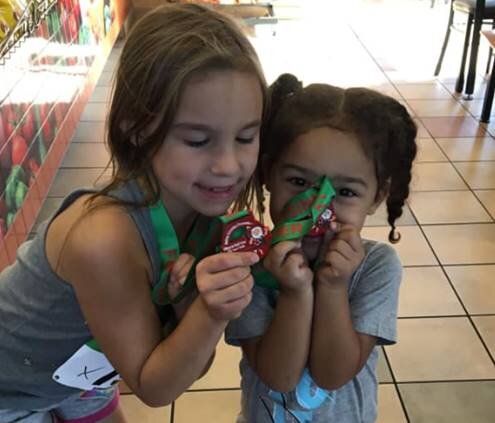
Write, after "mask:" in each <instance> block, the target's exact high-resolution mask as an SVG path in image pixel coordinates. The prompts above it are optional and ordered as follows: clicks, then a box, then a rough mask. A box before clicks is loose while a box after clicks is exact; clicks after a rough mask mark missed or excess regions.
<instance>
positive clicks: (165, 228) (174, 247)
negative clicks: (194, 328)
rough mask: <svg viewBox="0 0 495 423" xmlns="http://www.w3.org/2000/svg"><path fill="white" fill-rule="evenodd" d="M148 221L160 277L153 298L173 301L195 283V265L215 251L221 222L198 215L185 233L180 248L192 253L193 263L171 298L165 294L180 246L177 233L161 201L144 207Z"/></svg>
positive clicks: (157, 300)
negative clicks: (179, 287) (157, 255)
mask: <svg viewBox="0 0 495 423" xmlns="http://www.w3.org/2000/svg"><path fill="white" fill-rule="evenodd" d="M148 209H149V211H150V216H151V222H152V224H153V228H154V230H155V234H156V237H157V242H158V249H159V252H160V259H161V260H160V261H161V269H160V279H159V282H158V283H157V284H156V285H155V286H154V287H153V289H152V298H153V302H154V303H155V304H156V305H166V304H176V303H178V302H180V301H181V300H182V299H183V298H184V297H185V296H186V295H187V294H189V293H190V292H191V291H192V290H193V289H194V288H195V286H196V277H195V273H196V265H197V263H198V262H199V261H200V260H201V259H203V258H204V257H206V256H207V255H209V254H212V253H214V252H215V247H216V246H217V245H218V244H219V243H220V233H221V223H220V222H219V221H218V219H212V218H207V217H205V216H198V218H196V221H195V222H194V224H193V227H192V229H191V231H190V232H189V234H188V235H187V237H186V240H185V243H184V248H183V252H185V253H189V254H191V255H192V256H193V257H194V263H193V265H192V266H191V269H190V270H189V273H188V275H187V278H186V281H185V282H184V284H183V286H182V288H181V290H180V292H179V294H178V295H177V296H176V297H175V298H170V296H169V295H168V281H169V277H170V272H171V270H172V267H173V265H174V263H175V261H176V260H177V258H178V257H179V255H180V253H181V250H180V247H179V242H178V240H177V235H176V233H175V230H174V227H173V225H172V222H171V221H170V218H169V216H168V213H167V211H166V210H165V207H164V205H163V203H162V202H161V201H159V202H158V203H157V204H155V205H154V206H151V207H149V208H148Z"/></svg>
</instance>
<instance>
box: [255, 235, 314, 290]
mask: <svg viewBox="0 0 495 423" xmlns="http://www.w3.org/2000/svg"><path fill="white" fill-rule="evenodd" d="M263 265H264V266H265V268H266V269H267V270H268V271H270V273H272V275H273V276H275V278H276V279H277V280H278V282H279V284H280V290H281V291H286V292H298V291H303V290H305V289H308V288H312V281H313V272H312V271H311V269H310V268H309V266H308V263H307V260H306V258H305V257H304V254H303V251H302V249H301V242H300V241H282V242H279V243H278V244H276V245H275V246H274V247H272V248H270V250H269V251H268V255H267V256H266V258H265V260H264V262H263Z"/></svg>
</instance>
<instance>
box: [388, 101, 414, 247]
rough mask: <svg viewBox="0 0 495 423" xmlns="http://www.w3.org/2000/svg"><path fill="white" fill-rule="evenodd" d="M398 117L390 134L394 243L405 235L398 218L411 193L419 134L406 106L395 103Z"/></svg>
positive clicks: (390, 214)
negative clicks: (399, 230)
mask: <svg viewBox="0 0 495 423" xmlns="http://www.w3.org/2000/svg"><path fill="white" fill-rule="evenodd" d="M398 108H400V110H399V113H398V116H397V117H394V118H393V119H392V122H391V133H390V140H389V142H390V143H391V144H390V147H391V148H390V155H389V160H391V174H390V185H389V193H388V198H387V214H388V218H387V220H388V223H389V225H390V226H391V230H390V233H389V236H388V239H389V241H390V242H391V243H392V244H396V243H397V242H399V241H400V239H401V235H400V233H399V232H398V231H397V229H396V227H395V221H396V220H397V219H398V218H399V217H400V216H401V215H402V208H403V207H404V202H405V200H406V199H407V197H408V196H409V184H410V182H411V177H412V175H411V168H412V162H413V160H414V158H415V157H416V135H417V127H416V124H415V123H414V121H413V120H412V119H411V117H410V116H409V113H408V112H407V111H406V109H405V108H404V106H402V105H401V104H399V103H395V104H394V109H396V110H397V109H398Z"/></svg>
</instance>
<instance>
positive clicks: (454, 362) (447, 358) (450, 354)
mask: <svg viewBox="0 0 495 423" xmlns="http://www.w3.org/2000/svg"><path fill="white" fill-rule="evenodd" d="M398 333H399V342H398V343H397V344H396V345H393V346H390V347H385V351H386V352H387V356H388V358H389V360H390V365H391V367H392V371H393V372H394V375H395V378H396V380H397V382H415V381H435V380H438V381H445V380H466V379H493V378H495V367H494V366H493V363H492V361H491V360H490V357H489V356H488V353H487V352H486V350H485V349H484V348H483V345H482V343H481V341H480V339H479V338H478V336H477V334H476V332H475V331H474V329H473V327H472V326H471V323H470V322H469V320H468V319H467V318H466V317H448V318H440V317H437V318H424V319H399V321H398Z"/></svg>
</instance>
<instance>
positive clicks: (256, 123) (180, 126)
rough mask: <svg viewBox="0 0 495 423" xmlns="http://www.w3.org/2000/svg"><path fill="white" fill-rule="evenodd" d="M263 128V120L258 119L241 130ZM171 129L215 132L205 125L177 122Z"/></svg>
mask: <svg viewBox="0 0 495 423" xmlns="http://www.w3.org/2000/svg"><path fill="white" fill-rule="evenodd" d="M259 126H261V120H259V119H256V120H253V121H251V122H248V123H246V124H245V125H243V126H242V127H241V130H245V129H251V128H257V127H259ZM171 129H192V130H194V131H213V130H214V128H212V127H211V126H208V125H206V124H203V123H196V122H177V123H174V124H172V128H171Z"/></svg>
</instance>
